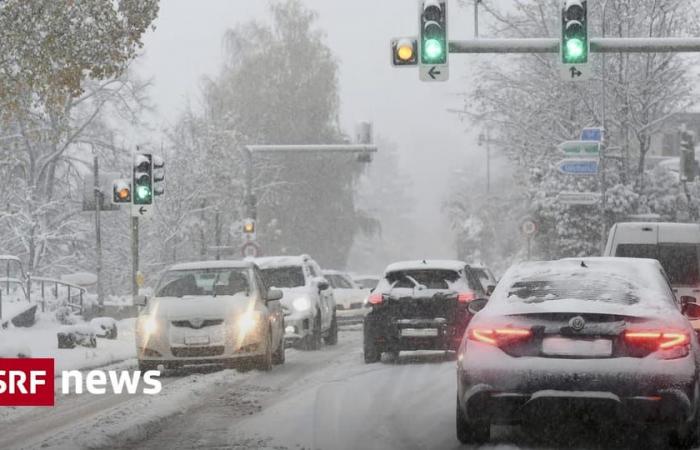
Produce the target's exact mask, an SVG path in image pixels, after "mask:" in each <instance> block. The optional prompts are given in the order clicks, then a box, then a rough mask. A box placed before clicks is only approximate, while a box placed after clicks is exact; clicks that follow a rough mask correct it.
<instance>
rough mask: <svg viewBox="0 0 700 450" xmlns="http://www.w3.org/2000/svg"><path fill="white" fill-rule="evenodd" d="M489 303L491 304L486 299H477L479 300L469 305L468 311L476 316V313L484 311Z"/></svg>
mask: <svg viewBox="0 0 700 450" xmlns="http://www.w3.org/2000/svg"><path fill="white" fill-rule="evenodd" d="M488 302H489V301H488V299H485V298H477V299H475V300H472V301H471V302H469V305H467V310H468V311H469V312H470V313H471V314H476V313H478V312H479V311H481V310H482V309H484V307H485V306H486V304H487V303H488Z"/></svg>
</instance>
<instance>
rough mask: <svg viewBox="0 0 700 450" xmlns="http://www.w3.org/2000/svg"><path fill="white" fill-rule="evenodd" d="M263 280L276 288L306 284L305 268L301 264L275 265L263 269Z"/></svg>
mask: <svg viewBox="0 0 700 450" xmlns="http://www.w3.org/2000/svg"><path fill="white" fill-rule="evenodd" d="M260 272H261V273H262V277H263V281H264V282H265V285H266V286H270V287H276V288H293V287H300V286H304V285H305V284H306V279H305V278H304V270H303V269H302V267H301V266H286V267H273V268H269V269H262V270H261V271H260Z"/></svg>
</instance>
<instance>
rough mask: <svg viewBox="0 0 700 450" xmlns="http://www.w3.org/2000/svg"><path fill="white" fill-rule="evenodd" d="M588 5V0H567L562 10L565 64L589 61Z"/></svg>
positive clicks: (562, 51) (562, 45)
mask: <svg viewBox="0 0 700 450" xmlns="http://www.w3.org/2000/svg"><path fill="white" fill-rule="evenodd" d="M588 53H589V43H588V6H587V1H586V0H566V2H565V3H564V7H563V8H562V12H561V59H562V62H563V63H564V64H585V63H587V62H588Z"/></svg>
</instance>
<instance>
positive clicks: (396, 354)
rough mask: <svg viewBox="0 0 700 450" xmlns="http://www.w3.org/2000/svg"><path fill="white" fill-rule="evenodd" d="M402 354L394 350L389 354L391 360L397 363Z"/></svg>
mask: <svg viewBox="0 0 700 450" xmlns="http://www.w3.org/2000/svg"><path fill="white" fill-rule="evenodd" d="M400 353H401V351H400V350H392V351H390V352H389V357H390V358H391V360H392V361H393V362H395V363H397V362H399V354H400Z"/></svg>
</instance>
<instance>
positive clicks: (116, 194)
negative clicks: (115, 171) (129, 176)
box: [112, 180, 131, 205]
mask: <svg viewBox="0 0 700 450" xmlns="http://www.w3.org/2000/svg"><path fill="white" fill-rule="evenodd" d="M112 203H114V204H117V205H119V204H124V203H131V183H129V180H114V182H113V183H112Z"/></svg>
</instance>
